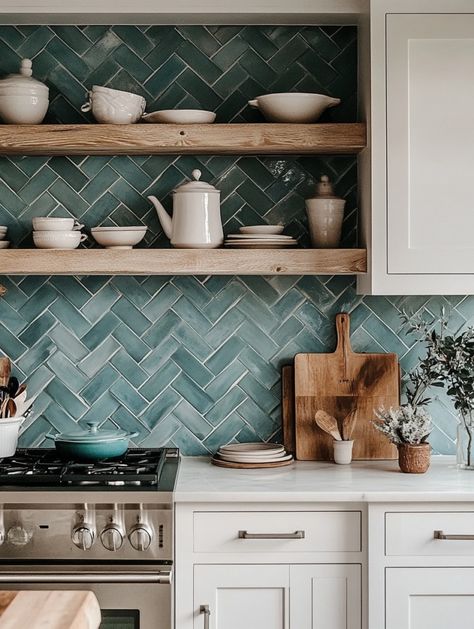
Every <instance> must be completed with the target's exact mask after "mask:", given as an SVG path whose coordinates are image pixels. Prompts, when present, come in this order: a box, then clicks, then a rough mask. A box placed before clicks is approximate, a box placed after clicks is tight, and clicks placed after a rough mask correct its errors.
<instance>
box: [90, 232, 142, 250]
mask: <svg viewBox="0 0 474 629" xmlns="http://www.w3.org/2000/svg"><path fill="white" fill-rule="evenodd" d="M146 230H147V228H146V227H143V226H136V227H135V226H134V227H93V228H92V229H91V234H92V235H93V236H94V239H95V240H96V242H97V243H98V244H99V245H102V246H103V247H105V248H106V249H131V248H132V247H133V246H134V245H138V243H139V242H140V241H141V240H143V238H144V237H145V234H146Z"/></svg>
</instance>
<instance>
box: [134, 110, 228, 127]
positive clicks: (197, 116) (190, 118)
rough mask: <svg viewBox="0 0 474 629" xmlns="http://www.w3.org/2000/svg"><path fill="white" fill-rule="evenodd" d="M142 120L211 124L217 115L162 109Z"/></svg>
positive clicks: (209, 112)
mask: <svg viewBox="0 0 474 629" xmlns="http://www.w3.org/2000/svg"><path fill="white" fill-rule="evenodd" d="M142 118H143V120H145V122H156V123H165V124H211V123H213V122H214V120H215V119H216V114H215V113H214V112H213V111H204V110H203V109H162V110H161V111H152V112H151V113H150V114H143V116H142Z"/></svg>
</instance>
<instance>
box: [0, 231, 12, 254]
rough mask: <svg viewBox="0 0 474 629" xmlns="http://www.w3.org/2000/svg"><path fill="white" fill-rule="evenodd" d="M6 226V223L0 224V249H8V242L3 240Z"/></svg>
mask: <svg viewBox="0 0 474 629" xmlns="http://www.w3.org/2000/svg"><path fill="white" fill-rule="evenodd" d="M7 231H8V227H7V226H6V225H0V249H8V247H9V246H10V242H9V241H8V240H5V238H6V237H7Z"/></svg>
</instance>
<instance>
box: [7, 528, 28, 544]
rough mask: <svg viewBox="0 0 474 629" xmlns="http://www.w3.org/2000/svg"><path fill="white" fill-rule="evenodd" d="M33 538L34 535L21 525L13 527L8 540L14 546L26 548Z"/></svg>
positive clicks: (8, 534)
mask: <svg viewBox="0 0 474 629" xmlns="http://www.w3.org/2000/svg"><path fill="white" fill-rule="evenodd" d="M32 537H33V533H32V532H31V531H27V530H26V529H25V528H23V527H22V526H21V525H20V524H16V525H15V526H12V527H11V528H10V529H8V533H7V540H8V541H9V542H10V544H13V546H26V545H27V544H28V542H29V541H30V539H31V538H32Z"/></svg>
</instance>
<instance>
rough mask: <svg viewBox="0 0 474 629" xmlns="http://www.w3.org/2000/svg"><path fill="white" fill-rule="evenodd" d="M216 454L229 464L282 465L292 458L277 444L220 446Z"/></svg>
mask: <svg viewBox="0 0 474 629" xmlns="http://www.w3.org/2000/svg"><path fill="white" fill-rule="evenodd" d="M217 454H218V456H219V459H221V460H222V461H228V462H229V463H248V464H261V463H283V462H285V461H291V460H292V458H293V457H292V455H291V454H288V453H287V452H286V450H285V448H284V446H282V445H280V444H279V443H233V444H229V445H226V446H221V447H220V448H219V451H218V453H217Z"/></svg>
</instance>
